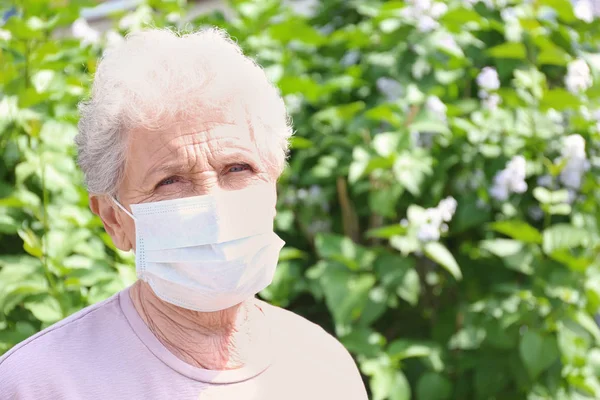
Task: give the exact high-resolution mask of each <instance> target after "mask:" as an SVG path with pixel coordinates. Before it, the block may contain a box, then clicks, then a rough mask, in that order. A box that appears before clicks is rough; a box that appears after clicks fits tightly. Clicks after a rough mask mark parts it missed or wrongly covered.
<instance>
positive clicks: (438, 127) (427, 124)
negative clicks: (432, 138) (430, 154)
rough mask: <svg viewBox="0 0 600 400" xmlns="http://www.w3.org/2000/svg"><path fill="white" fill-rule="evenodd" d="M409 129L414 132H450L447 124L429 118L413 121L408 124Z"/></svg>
mask: <svg viewBox="0 0 600 400" xmlns="http://www.w3.org/2000/svg"><path fill="white" fill-rule="evenodd" d="M409 129H410V130H411V131H415V132H427V133H442V134H444V133H445V134H448V133H450V129H449V128H448V125H446V124H445V123H444V122H442V121H438V120H435V119H431V118H427V119H425V118H423V119H417V120H415V122H413V123H412V124H410V126H409Z"/></svg>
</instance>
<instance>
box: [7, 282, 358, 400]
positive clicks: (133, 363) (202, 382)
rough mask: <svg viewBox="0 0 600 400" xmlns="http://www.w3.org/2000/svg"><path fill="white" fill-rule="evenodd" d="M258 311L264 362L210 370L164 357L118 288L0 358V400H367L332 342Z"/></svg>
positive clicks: (293, 318)
mask: <svg viewBox="0 0 600 400" xmlns="http://www.w3.org/2000/svg"><path fill="white" fill-rule="evenodd" d="M263 310H264V312H265V315H266V316H267V317H268V320H269V323H270V324H271V326H272V330H271V332H272V335H271V336H272V338H273V340H272V344H273V346H272V350H273V351H272V354H268V355H265V357H264V360H262V361H261V362H258V363H255V364H254V365H248V366H246V367H244V368H241V369H237V370H228V371H211V370H205V369H201V368H197V367H194V366H192V365H189V364H187V363H185V362H184V361H182V360H180V359H179V358H177V357H176V356H175V355H173V354H172V353H171V352H170V351H169V350H167V348H166V347H164V346H163V345H162V343H160V341H159V340H158V339H157V338H156V337H155V336H154V335H153V334H152V332H151V331H150V330H149V329H148V327H147V326H146V324H145V323H144V322H143V321H142V319H141V318H140V316H139V315H138V313H137V311H136V310H135V308H134V306H133V303H132V302H131V299H130V297H129V291H128V290H127V289H126V290H124V291H122V292H120V293H118V294H116V295H114V296H113V297H111V298H109V299H107V300H105V301H103V302H101V303H98V304H95V305H93V306H91V307H88V308H86V309H84V310H81V311H80V312H78V313H76V314H73V315H72V316H70V317H68V318H66V319H64V320H63V321H61V322H59V323H57V324H55V325H53V326H51V327H49V328H47V329H45V330H44V331H42V332H40V333H38V334H36V335H34V336H32V337H31V338H29V339H27V340H26V341H24V342H22V343H20V344H19V345H17V346H15V347H14V348H13V349H11V350H10V351H9V352H8V353H6V354H5V355H4V356H2V358H0V399H2V400H9V399H10V400H12V399H19V400H34V399H35V400H46V399H48V400H59V399H64V400H86V399H90V400H100V399H102V400H107V399H110V400H113V399H144V400H152V399H160V400H163V399H186V400H188V399H189V400H192V399H194V400H202V399H207V400H208V399H211V400H216V399H235V400H242V399H261V400H282V399H286V400H287V399H289V400H292V399H298V400H300V399H302V400H317V399H328V400H329V399H344V400H365V399H367V394H366V391H365V388H364V385H363V383H362V380H361V378H360V374H359V372H358V369H357V368H356V365H355V363H354V361H353V360H352V358H351V357H350V355H349V354H348V352H347V351H346V349H344V347H343V346H342V345H341V344H340V343H339V342H338V341H337V340H336V339H335V338H333V337H332V336H331V335H329V334H328V333H326V332H325V331H324V330H323V329H321V328H320V327H319V326H317V325H315V324H313V323H311V322H309V321H307V320H305V319H304V318H302V317H300V316H298V315H296V314H293V313H291V312H289V311H286V310H283V309H281V308H277V307H273V306H268V305H266V306H265V307H263Z"/></svg>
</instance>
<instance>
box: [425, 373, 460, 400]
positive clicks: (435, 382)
mask: <svg viewBox="0 0 600 400" xmlns="http://www.w3.org/2000/svg"><path fill="white" fill-rule="evenodd" d="M451 396H452V382H450V380H449V379H448V378H446V377H445V376H444V375H441V374H438V373H435V372H427V373H425V374H424V375H422V376H421V378H419V381H418V382H417V399H419V400H448V399H450V398H451Z"/></svg>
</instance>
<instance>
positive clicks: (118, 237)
mask: <svg viewBox="0 0 600 400" xmlns="http://www.w3.org/2000/svg"><path fill="white" fill-rule="evenodd" d="M90 209H91V210H92V212H93V213H94V214H96V215H97V216H99V217H100V219H101V220H102V224H103V225H104V230H106V233H108V234H109V235H110V237H111V238H112V241H113V243H114V244H115V246H116V247H117V248H118V249H119V250H123V251H129V250H131V249H132V247H133V246H132V241H131V240H130V239H129V236H128V235H127V230H128V225H130V224H127V223H126V222H125V221H126V219H125V218H128V216H127V215H125V217H123V215H121V214H125V213H123V211H121V210H120V209H118V208H117V206H116V205H115V204H114V201H113V200H112V199H110V198H109V197H108V195H100V196H96V195H90Z"/></svg>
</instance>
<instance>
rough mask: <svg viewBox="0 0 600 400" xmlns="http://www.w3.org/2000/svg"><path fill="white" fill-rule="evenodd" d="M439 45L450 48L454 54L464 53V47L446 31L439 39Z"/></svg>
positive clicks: (446, 48)
mask: <svg viewBox="0 0 600 400" xmlns="http://www.w3.org/2000/svg"><path fill="white" fill-rule="evenodd" d="M439 46H440V48H442V49H445V50H448V51H450V52H451V53H454V54H462V53H463V52H462V49H461V48H460V46H459V45H458V44H457V43H456V40H454V38H453V37H452V35H450V34H448V33H446V34H444V35H443V36H442V37H441V38H440V40H439Z"/></svg>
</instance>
